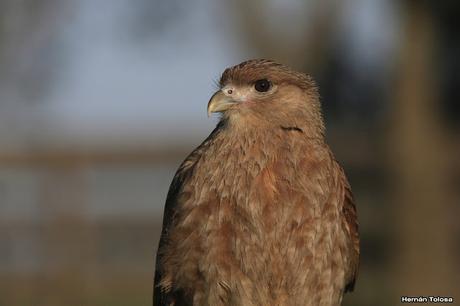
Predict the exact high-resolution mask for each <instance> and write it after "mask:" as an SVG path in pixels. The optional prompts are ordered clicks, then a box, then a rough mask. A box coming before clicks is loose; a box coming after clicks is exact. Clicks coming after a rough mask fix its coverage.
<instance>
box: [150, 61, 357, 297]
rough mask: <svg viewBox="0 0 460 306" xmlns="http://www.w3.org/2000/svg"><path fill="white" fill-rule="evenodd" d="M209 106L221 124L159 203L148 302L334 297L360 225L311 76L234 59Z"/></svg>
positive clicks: (351, 270) (349, 265)
mask: <svg viewBox="0 0 460 306" xmlns="http://www.w3.org/2000/svg"><path fill="white" fill-rule="evenodd" d="M208 112H210V113H212V112H219V113H221V119H220V122H219V124H218V125H217V127H216V128H215V130H214V131H213V132H212V133H211V135H209V137H208V138H207V139H206V140H205V141H204V142H203V143H202V144H201V145H200V146H199V147H198V148H197V149H195V150H194V151H193V152H192V153H191V154H190V155H189V156H188V157H187V158H186V159H185V161H184V162H183V163H182V165H181V166H180V167H179V170H178V171H177V173H176V175H175V177H174V179H173V182H172V184H171V187H170V190H169V193H168V197H167V200H166V207H165V214H164V220H163V231H162V234H161V240H160V245H159V250H158V254H157V263H156V274H155V289H154V290H155V291H154V305H175V306H178V305H200V306H202V305H212V306H217V305H245V306H246V305H247V306H267V305H280V306H282V305H283V306H284V305H286V306H287V305H289V306H295V305H302V306H304V305H312V306H313V305H314V306H319V305H328V306H329V305H340V303H341V300H342V295H343V293H344V292H345V291H347V290H351V289H352V288H353V285H354V282H355V277H356V271H357V266H358V257H359V237H358V225H357V220H356V210H355V206H354V204H353V199H352V195H351V190H350V186H349V184H348V182H347V179H346V177H345V174H344V172H343V170H342V168H341V167H340V166H339V164H338V163H337V162H336V161H335V159H334V157H333V155H332V153H331V151H330V150H329V147H328V146H327V145H326V144H325V142H324V124H323V120H322V116H321V109H320V102H319V98H318V93H317V88H316V86H315V84H314V82H313V81H312V79H311V78H310V77H308V76H306V75H305V74H302V73H299V72H295V71H293V70H291V69H289V68H288V67H286V66H283V65H280V64H278V63H275V62H273V61H269V60H251V61H247V62H243V63H241V64H239V65H237V66H234V67H232V68H228V69H227V70H225V71H224V73H223V74H222V78H221V80H220V89H219V90H218V91H217V93H216V94H214V96H213V97H212V98H211V100H210V102H209V104H208Z"/></svg>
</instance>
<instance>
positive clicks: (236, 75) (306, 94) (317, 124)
mask: <svg viewBox="0 0 460 306" xmlns="http://www.w3.org/2000/svg"><path fill="white" fill-rule="evenodd" d="M211 113H221V114H222V118H223V119H228V120H229V121H231V122H232V123H233V124H236V125H238V126H241V125H243V126H247V125H249V124H251V125H254V126H257V127H259V128H267V127H283V128H295V129H297V130H301V131H304V132H305V133H308V134H309V136H310V137H316V136H317V137H322V135H323V132H324V125H323V120H322V115H321V108H320V103H319V98H318V91H317V87H316V85H315V83H314V81H313V80H312V79H311V77H309V76H307V75H305V74H303V73H300V72H297V71H294V70H292V69H290V68H289V67H287V66H284V65H281V64H278V63H276V62H274V61H271V60H263V59H260V60H249V61H245V62H243V63H241V64H239V65H236V66H233V67H230V68H227V69H226V70H225V71H224V73H223V74H222V77H221V78H220V82H219V90H218V91H217V92H216V93H215V94H214V95H213V96H212V97H211V99H210V101H209V103H208V115H210V114H211Z"/></svg>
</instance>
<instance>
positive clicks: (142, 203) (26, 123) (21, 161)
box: [0, 0, 460, 306]
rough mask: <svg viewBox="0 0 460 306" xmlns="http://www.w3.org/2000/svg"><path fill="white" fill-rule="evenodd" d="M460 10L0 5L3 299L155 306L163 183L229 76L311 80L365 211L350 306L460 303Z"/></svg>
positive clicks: (388, 4) (116, 2)
mask: <svg viewBox="0 0 460 306" xmlns="http://www.w3.org/2000/svg"><path fill="white" fill-rule="evenodd" d="M459 13H460V5H459V2H458V1H447V0H446V1H414V0H412V1H408V0H402V1H391V0H345V1H339V0H327V1H324V0H323V1H320V0H304V1H301V0H266V1H261V0H260V1H244V0H235V1H223V0H221V1H211V0H197V1H193V2H192V1H179V0H168V1H166V0H137V1H128V0H97V1H90V0H81V1H70V0H69V1H58V0H42V1H33V0H0V305H8V306H14V305H35V306H41V305H46V306H54V305H56V306H57V305H67V306H72V305H150V304H151V294H152V289H151V288H152V278H153V270H154V267H153V265H154V254H155V252H156V247H157V242H158V237H159V233H160V222H161V219H162V210H163V205H164V200H165V197H166V193H167V190H168V186H169V183H170V181H171V179H172V177H173V175H174V172H175V170H176V168H177V167H178V165H179V164H180V162H181V161H182V160H183V159H184V158H185V157H186V156H187V155H188V153H189V152H190V151H191V150H192V149H193V148H194V147H195V146H197V145H198V144H199V143H200V142H201V141H202V140H203V139H204V138H205V137H206V136H207V135H208V134H209V132H210V131H211V130H212V128H213V127H214V125H215V124H216V118H212V119H208V118H207V117H206V104H207V101H208V99H209V97H210V96H211V94H212V93H213V91H214V90H215V85H214V83H215V81H216V80H218V78H219V76H220V73H221V72H222V71H223V70H224V68H226V67H228V66H232V65H234V64H237V63H239V62H241V61H243V60H246V59H250V58H255V57H262V58H271V59H275V60H277V61H280V62H283V63H285V64H288V65H290V66H292V67H294V68H296V69H298V70H302V71H305V72H308V73H310V74H311V75H313V76H314V78H315V79H316V80H317V82H318V84H319V86H320V92H321V96H322V102H323V108H324V112H325V119H326V125H327V129H328V134H327V135H328V142H329V143H330V145H331V147H332V148H333V151H334V152H335V155H336V157H337V159H338V160H339V161H340V162H341V163H342V165H343V166H344V168H345V170H346V172H347V174H348V176H349V179H350V181H351V185H352V186H353V191H354V194H355V199H356V203H357V207H358V211H359V218H360V231H361V237H362V258H361V266H360V274H359V278H358V281H357V284H356V288H355V292H354V293H353V294H349V295H347V296H346V297H345V299H344V305H358V306H359V305H377V306H378V305H398V304H400V296H401V295H408V296H418V295H444V296H453V297H454V298H455V299H456V300H455V302H454V304H458V305H460V292H459V288H460V286H458V284H460V260H459V256H460V225H459V222H458V217H459V216H460V158H459V156H460V137H459V136H460V103H459V98H460V97H459V92H460V90H459V87H460V86H459V85H460V57H459V55H460V37H459V34H460V31H459V22H458V18H459Z"/></svg>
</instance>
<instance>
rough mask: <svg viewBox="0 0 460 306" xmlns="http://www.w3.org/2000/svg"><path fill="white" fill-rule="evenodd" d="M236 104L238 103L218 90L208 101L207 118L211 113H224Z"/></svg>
mask: <svg viewBox="0 0 460 306" xmlns="http://www.w3.org/2000/svg"><path fill="white" fill-rule="evenodd" d="M236 103H238V102H237V101H235V100H234V99H232V98H231V97H229V96H226V95H225V94H224V93H223V91H222V90H219V91H217V92H216V93H215V94H213V95H212V97H211V99H210V100H209V103H208V117H209V116H211V114H212V113H219V112H223V111H226V110H227V109H229V108H230V107H231V106H233V105H235V104H236Z"/></svg>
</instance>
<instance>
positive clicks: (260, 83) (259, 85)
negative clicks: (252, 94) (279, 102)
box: [254, 79, 272, 92]
mask: <svg viewBox="0 0 460 306" xmlns="http://www.w3.org/2000/svg"><path fill="white" fill-rule="evenodd" d="M270 87H272V84H271V83H270V81H269V80H267V79H261V80H257V81H256V82H255V84H254V88H255V89H256V90H257V91H259V92H266V91H268V90H269V89H270Z"/></svg>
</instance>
